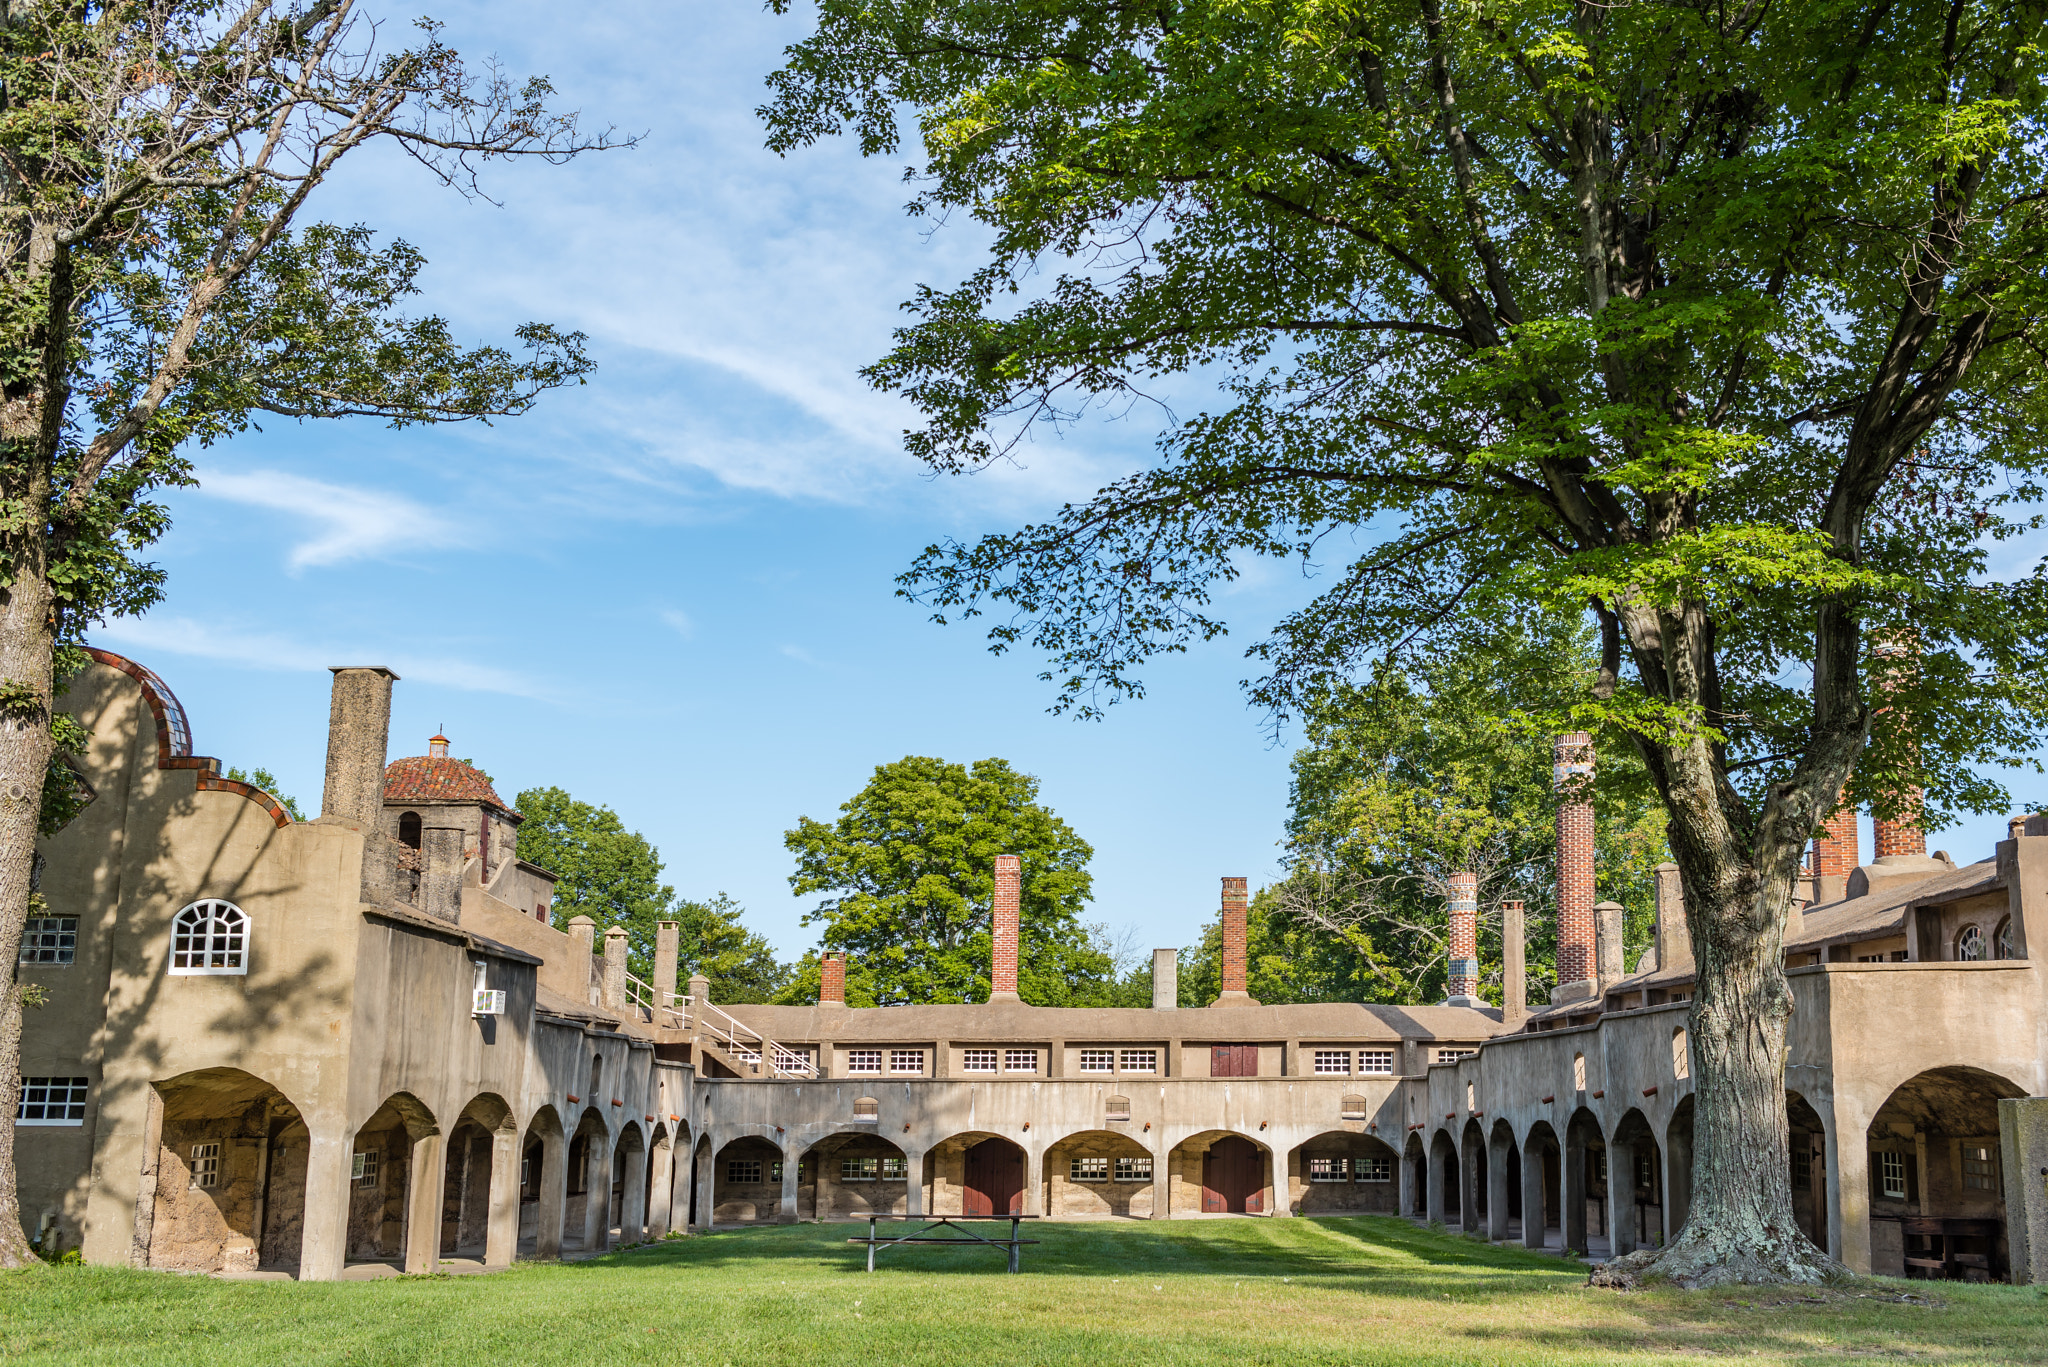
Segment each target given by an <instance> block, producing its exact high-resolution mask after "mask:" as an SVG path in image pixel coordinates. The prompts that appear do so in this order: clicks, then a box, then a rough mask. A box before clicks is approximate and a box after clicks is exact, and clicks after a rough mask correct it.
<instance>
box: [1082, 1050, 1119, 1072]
mask: <svg viewBox="0 0 2048 1367" xmlns="http://www.w3.org/2000/svg"><path fill="white" fill-rule="evenodd" d="M1081 1071H1082V1072H1084V1073H1113V1072H1115V1071H1116V1050H1114V1049H1083V1050H1082V1051H1081Z"/></svg>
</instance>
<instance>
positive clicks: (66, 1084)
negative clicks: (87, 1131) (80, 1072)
mask: <svg viewBox="0 0 2048 1367" xmlns="http://www.w3.org/2000/svg"><path fill="white" fill-rule="evenodd" d="M87 1085H88V1082H87V1079H85V1078H82V1077H25V1078H23V1079H22V1080H21V1099H20V1100H19V1101H17V1102H16V1103H15V1104H14V1123H15V1124H17V1125H83V1124H84V1123H85V1092H86V1087H87Z"/></svg>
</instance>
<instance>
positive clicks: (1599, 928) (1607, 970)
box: [1593, 902, 1628, 992]
mask: <svg viewBox="0 0 2048 1367" xmlns="http://www.w3.org/2000/svg"><path fill="white" fill-rule="evenodd" d="M1626 919H1627V913H1626V912H1625V911H1623V910H1622V906H1621V903H1619V902H1601V903H1599V904H1598V905H1596V906H1595V907H1594V908H1593V924H1594V927H1595V930H1594V937H1595V939H1596V941H1597V943H1598V944H1599V948H1600V990H1601V991H1602V992H1605V991H1606V990H1607V989H1608V988H1610V987H1612V986H1613V985H1614V984H1615V983H1618V982H1620V981H1621V980H1622V979H1623V978H1625V977H1627V976H1628V966H1627V964H1626V962H1625V961H1624V960H1623V958H1622V944H1621V936H1622V927H1623V925H1624V923H1625V921H1626Z"/></svg>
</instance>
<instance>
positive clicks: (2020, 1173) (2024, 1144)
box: [1866, 1096, 2048, 1286]
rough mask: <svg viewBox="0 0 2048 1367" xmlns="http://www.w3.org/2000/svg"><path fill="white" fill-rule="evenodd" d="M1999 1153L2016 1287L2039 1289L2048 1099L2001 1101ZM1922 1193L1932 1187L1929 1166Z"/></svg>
mask: <svg viewBox="0 0 2048 1367" xmlns="http://www.w3.org/2000/svg"><path fill="white" fill-rule="evenodd" d="M1998 1155H1999V1161H2000V1163H2001V1164H2002V1165H2003V1166H2004V1168H2005V1238H2006V1247H2007V1249H2008V1252H2009V1254H2010V1256H2009V1258H2008V1260H2007V1261H2008V1262H2009V1263H2010V1264H2011V1267H2012V1281H2013V1285H2014V1286H2039V1285H2041V1284H2042V1283H2044V1282H2048V1097H2038V1096H2034V1097H2010V1098H2007V1099H2004V1100H2001V1101H2000V1102H1999V1103H1998ZM1920 1189H1921V1190H1922V1191H1925V1190H1926V1189H1927V1168H1926V1165H1925V1164H1922V1165H1921V1168H1920ZM1866 1227H1867V1226H1866Z"/></svg>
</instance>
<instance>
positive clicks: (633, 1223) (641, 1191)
mask: <svg viewBox="0 0 2048 1367" xmlns="http://www.w3.org/2000/svg"><path fill="white" fill-rule="evenodd" d="M610 1198H611V1204H610V1208H609V1209H608V1211H607V1212H606V1213H607V1216H608V1218H609V1220H610V1225H609V1226H608V1232H609V1233H611V1234H612V1235H613V1236H614V1237H615V1238H617V1239H618V1240H620V1241H621V1242H623V1243H629V1244H637V1243H639V1242H640V1240H641V1239H642V1238H643V1237H645V1235H646V1233H647V1141H646V1139H645V1138H644V1137H643V1136H642V1135H641V1133H640V1125H639V1122H637V1121H632V1120H629V1121H627V1122H626V1126H625V1128H624V1129H622V1130H620V1131H619V1138H618V1142H617V1143H615V1144H614V1145H613V1146H612V1185H611V1192H610Z"/></svg>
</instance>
